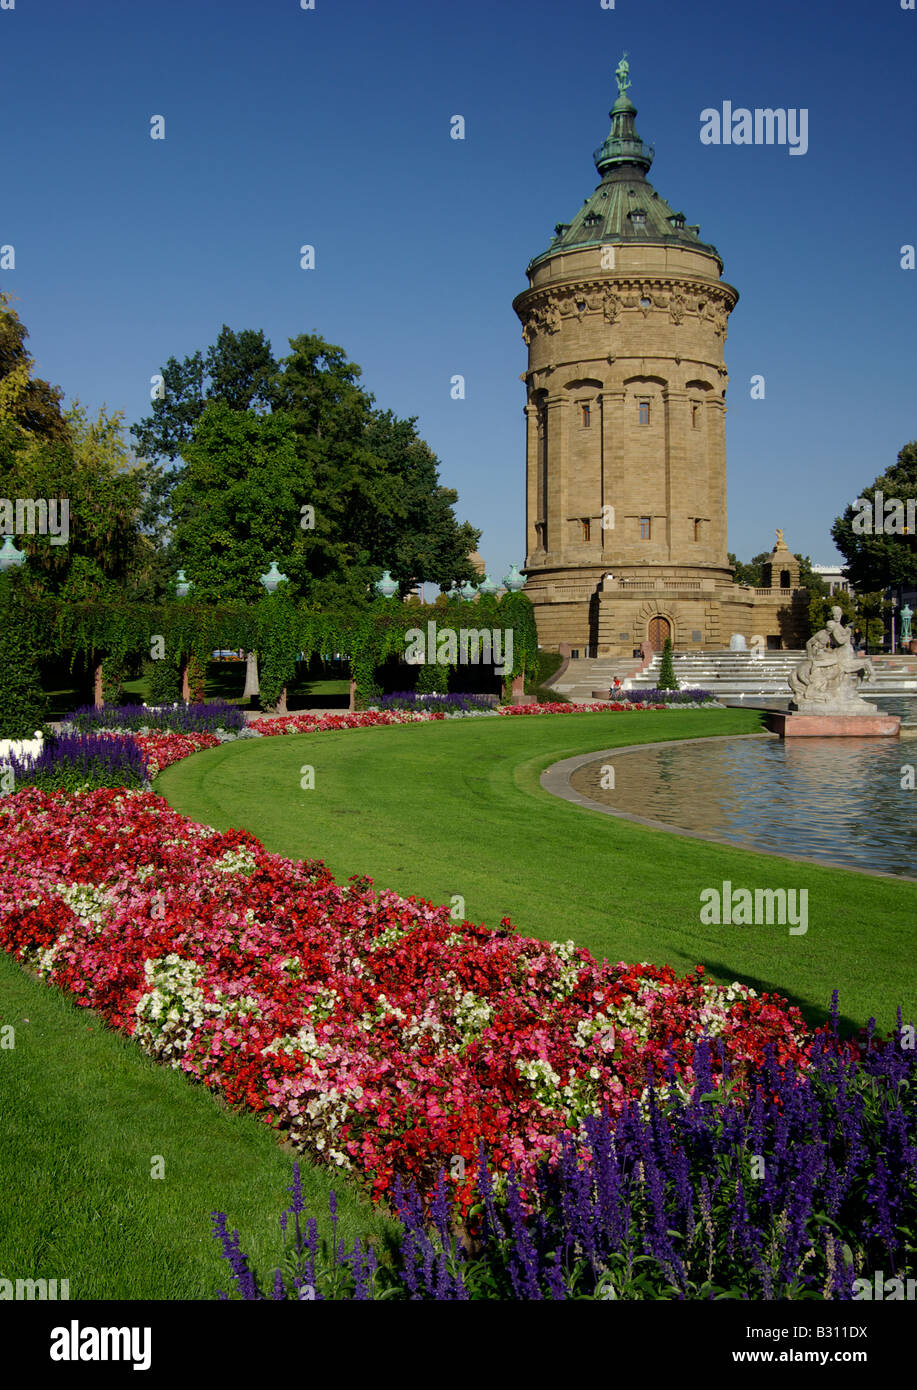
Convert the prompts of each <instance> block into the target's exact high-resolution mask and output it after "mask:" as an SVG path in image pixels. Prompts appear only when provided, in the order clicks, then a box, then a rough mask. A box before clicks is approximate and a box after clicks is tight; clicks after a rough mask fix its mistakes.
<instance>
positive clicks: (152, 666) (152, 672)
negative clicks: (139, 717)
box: [143, 660, 181, 705]
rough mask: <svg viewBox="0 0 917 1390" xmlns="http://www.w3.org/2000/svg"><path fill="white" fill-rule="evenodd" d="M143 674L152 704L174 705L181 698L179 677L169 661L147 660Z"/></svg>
mask: <svg viewBox="0 0 917 1390" xmlns="http://www.w3.org/2000/svg"><path fill="white" fill-rule="evenodd" d="M143 674H144V676H145V677H146V681H147V688H148V690H149V692H150V703H151V704H153V705H174V704H176V703H177V701H178V700H179V699H181V677H180V675H179V673H178V671H177V669H176V668H175V667H174V666H173V665H172V663H171V661H165V660H162V661H147V662H145V663H144V667H143Z"/></svg>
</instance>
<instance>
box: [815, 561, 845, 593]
mask: <svg viewBox="0 0 917 1390" xmlns="http://www.w3.org/2000/svg"><path fill="white" fill-rule="evenodd" d="M812 573H813V574H818V575H820V576H821V578H822V579H823V580H824V581H825V583H826V584H827V586H828V592H829V594H837V593H842V594H852V593H853V589H852V588H851V585H850V580H849V579H847V578H846V577H845V575H844V572H843V570H842V569H841V567H840V565H813V566H812Z"/></svg>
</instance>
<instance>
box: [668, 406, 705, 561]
mask: <svg viewBox="0 0 917 1390" xmlns="http://www.w3.org/2000/svg"><path fill="white" fill-rule="evenodd" d="M662 400H663V404H664V406H665V509H666V547H667V553H666V560H667V561H668V563H669V564H672V563H673V561H675V562H679V561H681V560H682V558H683V556H684V554H685V552H686V551H687V548H688V547H687V544H686V531H685V527H686V525H687V521H686V519H685V517H686V514H687V513H688V512H689V511H692V510H693V511H695V512H696V511H697V507H698V498H697V495H696V488H697V484H698V482H699V481H702V480H699V479H695V478H694V476H693V473H692V470H691V469H690V467H689V466H688V449H687V441H686V434H687V430H688V428H689V424H690V414H691V412H690V408H689V404H688V393H687V391H683V390H681V388H680V387H678V386H671V385H670V386H667V387H665V388H664V389H663V392H662Z"/></svg>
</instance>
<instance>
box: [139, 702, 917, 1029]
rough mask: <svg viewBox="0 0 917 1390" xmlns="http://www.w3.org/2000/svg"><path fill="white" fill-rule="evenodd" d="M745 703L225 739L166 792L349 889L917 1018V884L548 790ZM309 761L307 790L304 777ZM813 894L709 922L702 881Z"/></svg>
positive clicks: (815, 1006) (888, 1021) (810, 1012)
mask: <svg viewBox="0 0 917 1390" xmlns="http://www.w3.org/2000/svg"><path fill="white" fill-rule="evenodd" d="M759 720H760V716H759V715H758V713H757V712H755V711H751V710H719V711H714V712H708V711H680V712H677V713H676V712H670V713H666V714H656V713H645V714H641V713H636V714H627V715H622V714H614V713H611V714H590V715H585V714H584V715H567V716H550V715H547V716H524V717H519V718H508V719H506V718H503V719H500V720H484V719H481V720H468V721H449V722H446V723H437V724H429V725H419V726H418V725H414V726H407V727H400V728H399V727H392V728H376V729H367V730H348V731H342V732H340V733H321V734H313V735H301V736H284V737H280V738H269V739H264V740H259V741H257V742H256V741H252V742H250V743H232V744H226V745H223V746H222V747H220V748H218V749H213V750H210V751H208V752H205V753H202V754H198V755H197V756H195V757H193V758H191V759H188V760H185V761H183V762H181V763H177V764H175V765H173V766H172V767H171V768H168V769H167V770H166V771H165V772H164V773H163V774H162V775H161V777H159V778H158V779H157V784H156V789H157V791H159V792H160V794H162V795H163V796H165V797H166V798H167V800H169V802H170V803H171V804H172V805H173V806H175V807H176V808H177V809H178V810H180V811H182V812H184V813H185V814H186V815H188V816H190V817H191V818H192V819H194V820H198V821H203V822H205V823H207V824H209V825H212V826H214V827H216V828H217V829H220V830H224V829H228V828H229V827H230V826H239V827H244V828H245V829H247V830H250V831H251V832H252V833H253V834H255V835H257V836H258V838H259V839H260V840H262V841H263V842H264V844H265V845H266V846H267V847H268V848H269V849H271V850H274V851H276V852H277V853H280V854H284V855H287V856H289V857H290V858H294V859H301V858H317V859H323V860H324V861H325V863H326V864H327V865H328V867H329V869H330V870H331V871H332V872H333V873H334V874H335V876H336V877H337V878H338V879H339V880H345V879H346V878H348V877H349V876H350V875H351V874H364V873H365V874H368V875H369V876H370V877H371V878H372V879H373V880H374V881H375V884H376V886H377V887H380V888H382V887H385V888H392V889H394V890H396V891H398V892H399V893H402V894H404V895H405V896H409V895H411V894H415V895H417V896H422V897H425V898H429V899H431V900H432V901H433V902H437V903H442V902H445V903H450V902H451V900H452V899H453V897H454V896H455V895H459V896H460V897H461V898H463V899H464V913H465V915H466V916H467V917H469V918H471V919H472V920H475V921H483V922H486V923H487V924H488V925H491V926H496V925H497V924H498V922H499V920H500V918H501V917H503V916H509V917H510V918H511V919H512V921H513V922H514V924H515V925H516V927H517V928H518V929H519V930H520V931H522V932H524V933H526V934H531V935H534V936H540V937H546V938H552V939H553V938H561V939H567V938H571V937H572V938H573V939H574V940H575V941H576V942H577V943H578V944H579V945H583V946H586V947H588V949H589V950H590V951H592V952H593V953H594V954H595V955H597V956H599V957H602V956H605V957H607V958H609V959H612V960H627V961H638V960H650V961H654V962H656V963H659V964H666V963H667V964H671V965H672V966H674V967H675V969H676V970H677V971H679V972H683V971H688V970H691V969H693V967H694V966H695V965H697V964H703V965H705V966H706V967H707V969H708V971H709V972H710V974H711V975H713V977H714V978H716V979H718V980H720V981H722V982H725V983H728V982H730V981H732V980H740V981H742V982H743V983H746V984H748V985H750V986H751V987H752V988H754V989H756V990H759V991H764V990H768V991H772V990H774V991H779V992H780V993H783V994H785V995H786V996H787V997H788V998H789V999H790V1000H791V1001H792V1002H794V1003H796V1004H798V1005H799V1006H800V1007H801V1008H802V1009H803V1011H804V1012H805V1013H806V1015H807V1017H808V1018H809V1019H810V1021H812V1022H816V1023H820V1022H823V1021H824V1017H825V1015H826V1012H827V1009H828V1007H829V1005H830V999H831V991H832V990H833V989H834V988H838V989H839V990H840V992H841V1013H842V1016H843V1017H844V1019H845V1020H846V1022H847V1023H848V1024H849V1025H850V1026H853V1027H858V1026H860V1025H861V1024H863V1023H865V1022H866V1021H867V1020H868V1018H869V1017H870V1015H872V1014H874V1015H875V1016H876V1018H877V1019H878V1020H879V1022H880V1024H881V1026H882V1027H884V1028H887V1027H891V1026H892V1025H893V1023H894V1011H895V1007H896V1005H897V1004H898V1003H899V1002H900V1003H901V1005H902V1006H903V1007H904V1009H905V1014H906V1016H907V1015H911V1016H913V1015H914V1013H915V1012H917V989H915V972H914V970H913V966H912V961H913V955H914V945H915V934H917V933H915V926H914V923H915V908H917V887H915V885H913V884H910V883H904V882H900V883H899V882H894V881H890V880H885V879H877V878H872V877H869V876H867V875H864V874H858V873H856V872H854V871H845V870H834V869H829V868H823V867H820V866H811V865H808V864H803V863H798V862H795V861H792V860H786V859H780V858H777V857H774V856H770V855H761V854H755V853H753V852H750V851H746V850H740V849H735V848H732V847H726V846H719V845H714V844H707V843H705V842H701V841H693V840H688V839H684V838H682V837H680V836H676V835H671V834H667V833H665V832H662V831H654V830H649V829H647V828H645V827H643V826H639V825H635V824H632V823H629V822H625V821H620V820H617V819H616V818H614V817H610V816H604V815H601V814H600V813H598V812H592V811H587V810H584V809H581V808H579V807H576V806H573V805H570V804H568V803H566V802H563V801H560V800H559V799H557V798H556V797H552V796H550V795H549V794H548V793H547V792H545V791H544V790H543V789H542V788H541V786H540V785H539V780H538V779H539V776H540V774H541V772H542V771H543V769H544V768H545V767H547V766H548V765H549V764H550V763H552V762H554V761H556V760H557V759H560V758H564V757H569V756H573V755H574V754H577V753H587V752H590V751H592V750H595V749H599V748H606V747H608V748H610V747H614V746H616V745H617V746H623V745H625V744H628V743H637V742H641V741H644V740H645V741H647V742H656V741H660V740H664V739H671V738H677V737H680V736H683V737H698V736H703V735H711V734H718V733H724V734H728V733H750V732H754V731H755V730H756V729H758V728H759V727H760V723H759ZM304 765H310V766H312V767H313V768H314V770H315V788H314V790H303V789H302V786H301V769H302V767H303V766H304ZM725 880H729V881H731V882H732V883H733V885H734V886H735V887H749V888H781V887H784V888H799V889H802V888H806V889H808V893H809V908H808V910H809V929H808V932H807V934H806V935H805V936H790V935H789V932H788V929H787V927H786V926H783V927H779V926H752V927H741V926H712V925H710V926H708V925H703V924H701V922H700V920H699V904H700V892H701V890H702V889H704V888H709V887H711V886H716V887H719V885H720V884H721V883H722V882H723V881H725Z"/></svg>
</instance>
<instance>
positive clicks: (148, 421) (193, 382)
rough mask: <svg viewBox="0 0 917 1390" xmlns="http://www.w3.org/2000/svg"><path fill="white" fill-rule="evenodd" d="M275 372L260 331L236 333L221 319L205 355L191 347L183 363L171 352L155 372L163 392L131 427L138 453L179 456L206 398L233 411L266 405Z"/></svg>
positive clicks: (167, 457)
mask: <svg viewBox="0 0 917 1390" xmlns="http://www.w3.org/2000/svg"><path fill="white" fill-rule="evenodd" d="M276 372H277V363H276V361H275V360H274V356H273V353H272V352H271V345H270V343H269V342H268V341H267V339H266V338H265V336H264V334H263V333H261V332H260V331H259V332H255V331H254V330H252V329H243V330H242V332H241V333H235V332H233V330H232V329H231V328H228V327H227V326H226V324H225V323H224V324H223V327H222V328H221V329H220V332H219V334H218V336H217V340H216V342H215V343H213V344H211V346H210V347H209V348H208V349H207V353H206V356H204V355H203V354H201V353H200V352H195V353H192V354H191V356H190V357H185V358H184V359H183V360H182V361H181V362H179V361H178V359H177V358H175V357H170V358H169V360H168V361H167V362H166V365H165V366H164V367H163V368H162V370H161V372H160V373H159V375H160V376H161V377H162V386H161V390H162V395H161V396H157V397H156V398H154V400H153V411H152V414H151V415H147V416H146V417H145V418H144V419H143V420H140V421H138V423H137V424H136V425H134V426H133V427H132V429H131V433H132V434H133V436H134V438H135V439H136V441H137V449H138V452H139V453H141V454H142V455H143V456H144V457H145V458H147V459H153V460H159V461H162V460H168V461H169V462H171V461H172V460H174V459H176V458H178V456H179V455H180V454H181V452H182V446H183V445H185V444H187V443H189V442H190V440H191V438H192V436H193V434H194V426H195V425H196V423H197V421H198V420H199V419H200V417H201V415H202V414H203V413H204V408H205V406H206V405H207V403H208V402H209V401H222V402H224V403H225V404H226V405H228V406H229V407H230V408H231V409H232V410H248V409H249V408H250V407H251V406H261V407H268V406H270V404H271V403H272V400H273V389H274V379H275V376H276Z"/></svg>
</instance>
